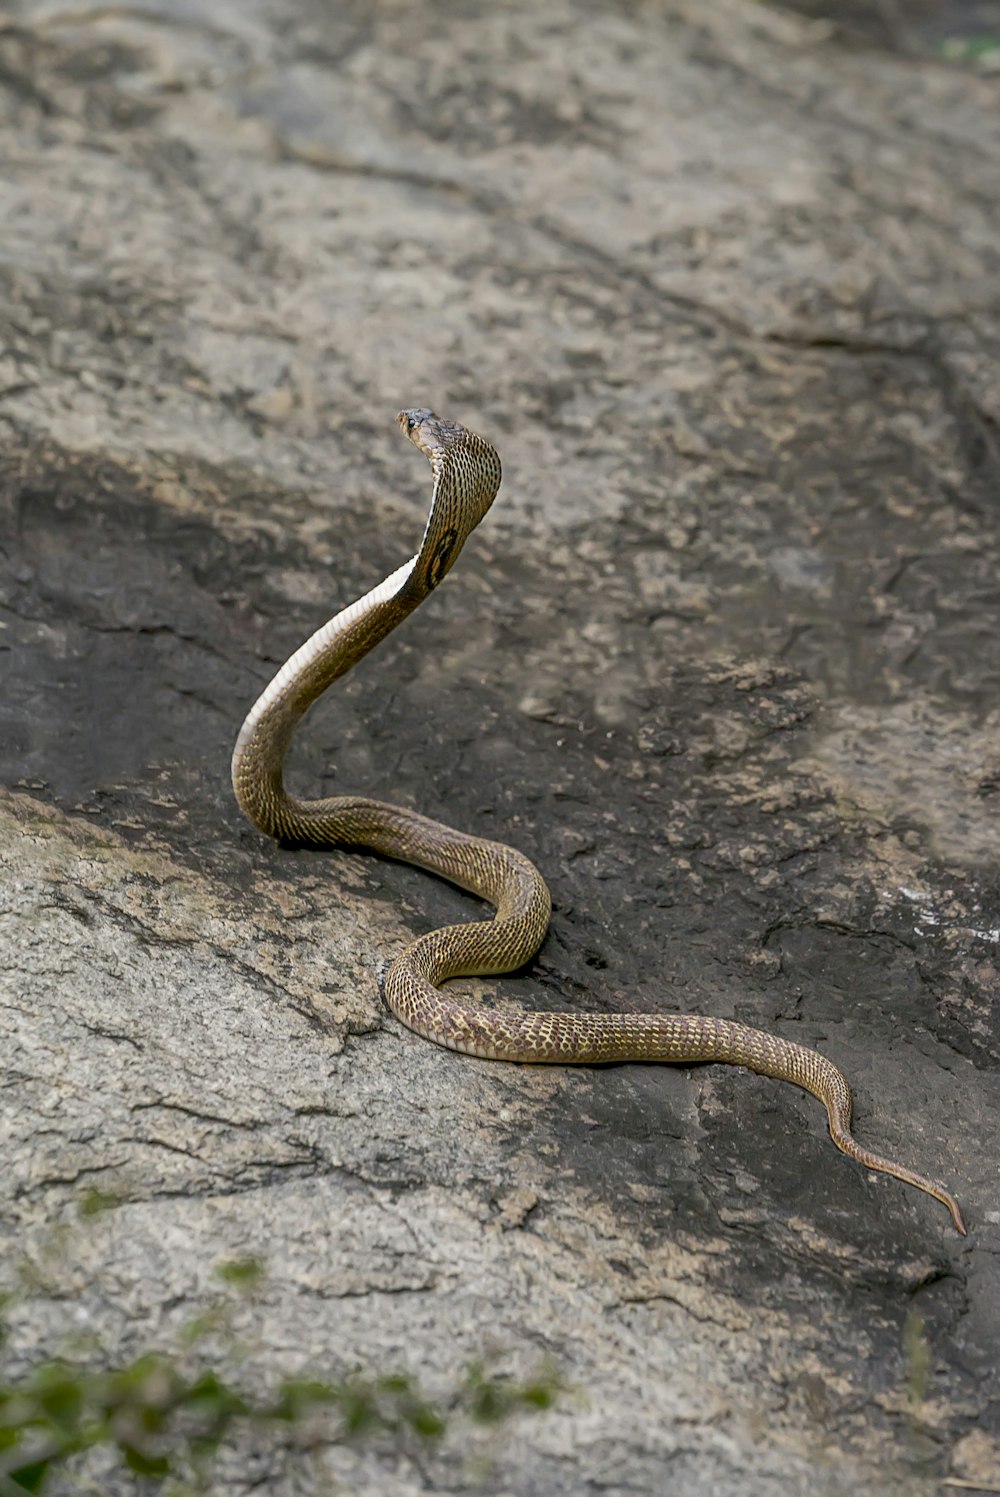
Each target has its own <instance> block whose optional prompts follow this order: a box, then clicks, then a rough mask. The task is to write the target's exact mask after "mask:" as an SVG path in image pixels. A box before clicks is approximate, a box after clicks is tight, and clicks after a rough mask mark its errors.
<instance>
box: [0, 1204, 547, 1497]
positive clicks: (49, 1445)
mask: <svg viewBox="0 0 1000 1497" xmlns="http://www.w3.org/2000/svg"><path fill="white" fill-rule="evenodd" d="M98 1209H107V1208H106V1206H105V1207H103V1208H98ZM82 1214H83V1215H88V1214H91V1213H90V1212H89V1210H88V1208H87V1205H86V1203H85V1206H84V1210H83V1213H82ZM216 1272H217V1275H218V1277H219V1279H220V1281H221V1283H222V1284H223V1285H224V1286H225V1296H226V1297H223V1298H220V1299H217V1300H216V1301H215V1302H214V1303H213V1304H211V1305H210V1306H209V1307H208V1308H207V1310H206V1311H205V1312H203V1313H202V1314H200V1315H199V1316H198V1317H197V1318H196V1319H195V1320H192V1321H191V1322H189V1323H188V1324H187V1326H185V1327H184V1328H183V1330H182V1332H181V1334H180V1336H179V1338H178V1344H177V1346H176V1348H174V1349H173V1350H171V1351H168V1352H151V1351H148V1352H144V1353H142V1354H140V1355H139V1356H137V1357H135V1358H133V1359H132V1360H130V1361H127V1362H123V1363H121V1364H120V1365H113V1364H112V1363H111V1362H110V1359H109V1358H108V1357H107V1356H106V1355H100V1353H99V1350H98V1354H97V1355H95V1352H94V1349H93V1348H91V1350H90V1352H89V1354H88V1355H87V1357H86V1358H85V1359H83V1358H73V1357H69V1356H65V1357H57V1358H51V1359H49V1360H46V1361H44V1362H42V1363H40V1364H38V1365H36V1366H35V1367H33V1368H31V1369H30V1370H28V1371H27V1372H23V1373H20V1374H13V1373H11V1372H9V1371H8V1370H7V1368H6V1367H5V1366H4V1365H3V1362H4V1360H5V1358H4V1349H5V1347H6V1343H7V1337H6V1334H5V1331H6V1321H5V1312H6V1311H7V1309H8V1308H9V1306H10V1302H11V1299H12V1296H7V1298H6V1300H0V1497H10V1494H18V1497H20V1494H22V1493H25V1492H36V1493H44V1491H45V1489H46V1486H47V1484H48V1483H49V1480H50V1478H52V1477H53V1476H54V1475H55V1474H56V1472H58V1471H60V1470H63V1471H65V1470H66V1469H67V1468H69V1469H72V1468H73V1465H74V1463H78V1462H79V1460H80V1459H81V1458H82V1457H83V1456H84V1455H85V1454H86V1453H87V1452H88V1451H93V1450H96V1449H99V1448H104V1449H110V1450H112V1451H114V1452H115V1453H116V1454H117V1456H118V1457H119V1458H120V1460H121V1461H122V1463H123V1464H124V1466H125V1467H126V1468H127V1469H128V1470H129V1471H131V1472H134V1473H135V1474H136V1476H137V1477H141V1478H145V1483H144V1485H143V1487H142V1489H143V1490H149V1489H150V1488H152V1489H153V1490H163V1489H164V1488H165V1486H166V1485H167V1484H168V1483H174V1486H173V1487H172V1490H174V1491H178V1490H187V1491H192V1490H193V1491H198V1490H204V1489H205V1484H206V1482H207V1480H208V1478H209V1475H210V1472H211V1467H212V1463H213V1459H214V1457H215V1456H216V1455H217V1453H218V1452H219V1451H220V1449H221V1447H223V1446H224V1445H225V1444H226V1442H227V1441H232V1440H234V1439H236V1438H237V1437H238V1435H239V1433H240V1432H241V1430H245V1429H247V1428H252V1429H253V1430H254V1432H255V1434H256V1435H257V1436H258V1437H259V1436H260V1433H261V1432H262V1431H265V1432H267V1431H270V1432H272V1434H273V1435H274V1436H275V1437H276V1436H277V1432H278V1431H279V1430H281V1429H285V1430H286V1431H288V1430H295V1431H299V1432H302V1431H308V1434H309V1439H310V1442H311V1443H312V1444H316V1443H320V1444H322V1443H327V1442H331V1441H358V1440H364V1439H373V1438H380V1439H382V1440H389V1441H391V1442H394V1443H403V1442H406V1441H409V1440H415V1441H418V1442H421V1443H424V1444H428V1443H432V1442H435V1441H439V1440H440V1439H441V1437H442V1436H443V1435H444V1434H445V1432H446V1431H447V1430H448V1429H449V1428H450V1427H451V1426H452V1425H453V1424H454V1423H455V1422H456V1421H462V1420H464V1421H467V1422H469V1423H471V1424H474V1425H497V1424H499V1423H501V1422H502V1421H504V1420H506V1419H509V1418H510V1417H511V1416H512V1415H514V1414H516V1413H518V1412H520V1411H531V1410H534V1411H537V1410H542V1409H547V1408H549V1407H551V1405H552V1403H553V1402H554V1400H555V1398H556V1397H557V1395H558V1393H559V1392H560V1391H561V1388H562V1384H561V1382H560V1380H559V1378H558V1377H557V1375H556V1374H555V1373H554V1371H553V1370H552V1369H551V1368H549V1367H545V1368H542V1369H541V1371H540V1372H539V1374H538V1375H537V1376H536V1377H535V1378H532V1379H529V1380H527V1381H524V1382H519V1381H516V1380H513V1379H510V1378H504V1377H499V1376H495V1375H491V1374H489V1373H487V1372H486V1371H484V1369H483V1368H482V1367H479V1366H474V1367H471V1368H469V1369H467V1370H466V1371H465V1373H464V1374H462V1376H461V1377H460V1378H458V1380H457V1381H456V1382H455V1383H454V1384H453V1386H452V1388H451V1389H450V1390H449V1391H448V1393H447V1394H446V1395H445V1396H444V1397H443V1398H439V1399H437V1400H433V1399H431V1398H430V1397H428V1396H427V1395H426V1394H425V1393H424V1392H423V1391H422V1390H421V1388H420V1386H419V1383H418V1382H417V1381H416V1380H415V1379H414V1378H412V1377H411V1376H409V1375H407V1374H405V1373H397V1372H391V1373H375V1374H369V1375H363V1374H360V1373H359V1374H357V1375H355V1376H351V1377H347V1378H329V1377H313V1376H309V1377H301V1378H284V1379H281V1380H279V1381H278V1382H277V1384H276V1385H275V1386H274V1387H273V1388H271V1389H269V1390H268V1391H266V1392H264V1393H261V1392H260V1391H259V1390H254V1389H252V1388H250V1387H249V1386H248V1385H247V1383H246V1381H245V1380H244V1379H243V1378H242V1376H241V1374H240V1370H239V1367H240V1362H241V1349H240V1347H239V1345H238V1343H237V1342H236V1340H235V1337H234V1335H233V1332H232V1313H233V1310H234V1309H235V1307H236V1306H237V1305H238V1303H239V1300H240V1297H245V1296H249V1295H253V1294H255V1293H257V1292H259V1290H260V1289H261V1287H262V1285H263V1283H264V1270H263V1266H262V1265H261V1264H260V1263H259V1262H257V1261H256V1260H255V1259H242V1260H237V1261H234V1262H228V1263H223V1264H220V1265H219V1266H218V1268H217V1270H216ZM26 1278H27V1282H28V1284H29V1285H30V1286H31V1292H34V1293H37V1291H38V1282H39V1279H41V1278H44V1275H39V1274H37V1273H34V1272H29V1273H28V1274H27V1275H26Z"/></svg>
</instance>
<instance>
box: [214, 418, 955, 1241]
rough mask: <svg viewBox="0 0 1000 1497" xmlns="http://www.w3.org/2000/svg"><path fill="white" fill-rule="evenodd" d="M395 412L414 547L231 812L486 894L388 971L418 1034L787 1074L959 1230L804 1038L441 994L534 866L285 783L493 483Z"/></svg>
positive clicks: (311, 662)
mask: <svg viewBox="0 0 1000 1497" xmlns="http://www.w3.org/2000/svg"><path fill="white" fill-rule="evenodd" d="M397 421H398V422H399V425H400V427H401V428H402V430H403V431H404V432H405V433H406V435H407V436H409V438H410V440H411V441H412V442H414V443H415V444H416V446H417V447H419V448H420V450H421V452H423V453H424V454H425V455H426V456H427V457H428V458H429V459H430V463H431V470H432V475H433V495H432V499H431V510H430V516H429V518H428V520H427V525H426V528H425V530H424V535H423V540H422V541H421V544H420V549H419V551H418V552H417V554H416V556H414V557H413V558H412V559H411V560H410V561H408V562H406V563H405V564H404V565H403V566H401V567H399V568H398V569H397V570H396V571H395V572H393V573H392V575H391V576H389V577H387V578H386V579H385V581H384V582H382V583H380V584H379V586H378V587H376V588H373V589H372V591H371V592H369V593H367V594H366V595H365V597H363V598H360V599H359V600H358V601H357V602H356V603H352V604H351V605H350V607H348V608H345V609H344V610H343V611H342V612H341V613H338V614H337V615H336V617H335V618H332V619H330V621H329V622H328V623H326V624H324V625H323V627H322V628H321V629H319V630H317V632H316V633H315V634H314V635H313V636H312V638H311V639H309V640H307V641H306V643H305V644H304V645H303V646H302V647H301V649H299V650H297V651H296V652H295V654H294V655H293V656H292V657H291V659H290V660H288V661H287V662H286V663H285V664H284V665H283V666H282V668H281V670H280V671H279V672H278V673H277V675H276V676H275V677H274V679H273V681H272V682H271V683H270V685H269V686H268V687H267V689H266V690H265V691H264V693H263V694H262V696H261V697H260V698H259V700H258V701H257V702H256V703H255V705H254V707H253V708H252V709H251V711H250V713H249V715H248V717H247V719H246V721H245V722H244V724H243V727H242V729H241V730H240V734H239V738H238V740H237V743H236V748H235V750H234V752H233V763H232V776H233V788H234V790H235V792H236V798H237V800H238V801H239V804H240V806H241V807H242V809H243V811H244V812H245V814H246V815H247V816H248V817H249V819H250V820H251V821H252V822H253V823H254V825H255V826H257V827H259V828H260V830H261V831H263V832H266V833H267V834H268V835H269V836H272V837H276V838H278V839H280V840H281V841H282V842H287V843H291V844H295V845H298V846H311V847H329V846H333V845H336V846H339V847H348V848H351V847H353V848H368V849H371V850H373V851H375V852H379V853H382V854H384V855H385V856H388V857H392V858H399V859H402V860H403V861H404V862H407V863H415V864H417V865H418V866H419V867H421V868H426V869H428V870H429V871H430V872H432V873H435V874H438V875H440V876H441V877H442V878H446V879H449V880H450V881H451V882H452V883H454V884H458V885H459V886H460V887H461V888H463V889H467V890H469V891H470V893H473V894H476V895H478V896H479V897H480V898H481V899H484V900H486V901H487V902H488V903H489V904H491V905H493V907H494V910H495V912H496V913H495V915H494V918H493V919H492V920H485V921H475V922H471V923H469V924H466V925H453V926H449V927H447V928H446V929H444V930H436V931H432V932H431V933H430V934H428V935H424V936H421V937H420V938H419V939H418V940H416V941H414V942H413V944H412V945H411V946H409V947H408V948H407V949H406V950H405V951H404V952H402V953H401V954H400V955H399V956H397V957H396V959H395V961H394V962H393V963H392V966H391V967H390V968H389V971H388V973H387V975H386V980H385V997H386V1001H387V1003H388V1004H389V1007H390V1008H391V1009H392V1011H393V1012H394V1013H395V1014H396V1015H397V1017H398V1018H399V1019H401V1020H402V1022H403V1023H404V1024H406V1025H408V1026H409V1028H411V1029H413V1030H415V1031H416V1032H417V1033H418V1034H420V1035H423V1036H424V1037H425V1038H426V1039H429V1040H433V1041H435V1043H437V1044H439V1045H446V1046H447V1047H448V1048H449V1049H452V1050H461V1051H464V1052H465V1053H466V1054H468V1055H478V1056H484V1057H488V1058H491V1059H495V1060H516V1061H535V1062H539V1061H549V1062H554V1063H556V1064H561V1065H581V1064H588V1065H590V1064H600V1063H601V1062H607V1061H626V1060H642V1061H669V1062H674V1063H677V1064H694V1063H696V1062H703V1061H721V1062H724V1063H726V1064H727V1065H737V1066H747V1067H748V1068H749V1069H750V1070H752V1071H758V1072H759V1073H760V1074H761V1075H764V1076H774V1077H777V1078H778V1079H779V1080H781V1081H792V1082H794V1083H795V1084H796V1085H797V1086H801V1087H804V1088H805V1089H806V1091H809V1092H812V1093H813V1095H814V1096H816V1097H818V1098H819V1099H820V1101H821V1102H823V1103H824V1105H825V1106H826V1110H827V1115H828V1117H829V1123H830V1134H831V1137H832V1138H833V1141H834V1143H835V1144H836V1145H837V1147H838V1149H840V1150H841V1151H842V1152H843V1153H845V1154H847V1155H849V1156H850V1157H851V1158H852V1159H856V1160H857V1161H858V1162H859V1163H860V1164H863V1165H864V1166H865V1167H866V1168H867V1169H871V1170H881V1171H882V1172H883V1173H885V1174H888V1175H894V1176H895V1177H896V1178H897V1179H899V1180H905V1181H906V1182H907V1183H909V1184H910V1185H915V1186H916V1187H917V1188H918V1189H919V1190H923V1191H926V1192H927V1193H928V1194H929V1195H932V1196H934V1197H936V1199H937V1200H939V1201H941V1202H943V1204H944V1205H945V1206H947V1208H948V1210H949V1211H950V1212H951V1216H952V1220H953V1221H954V1224H955V1226H956V1228H957V1229H958V1231H959V1232H962V1233H964V1232H965V1227H964V1225H963V1222H962V1216H961V1213H960V1211H959V1209H958V1204H957V1202H956V1201H955V1200H954V1198H953V1197H952V1196H951V1194H950V1193H949V1192H948V1191H947V1190H946V1189H945V1187H944V1186H943V1185H940V1184H938V1183H937V1182H936V1181H934V1180H928V1179H926V1178H925V1177H924V1176H923V1175H918V1174H916V1173H915V1172H914V1171H913V1170H910V1169H907V1168H906V1167H905V1166H904V1165H901V1164H895V1163H893V1162H892V1161H891V1160H889V1159H883V1158H881V1157H880V1156H879V1155H877V1154H872V1153H869V1151H868V1150H867V1149H863V1148H861V1147H860V1145H859V1144H857V1143H856V1142H855V1140H854V1139H853V1138H852V1136H851V1092H850V1087H849V1086H848V1084H847V1080H846V1078H845V1077H844V1075H843V1074H842V1072H841V1071H839V1070H838V1069H837V1067H836V1066H835V1065H834V1064H833V1063H832V1062H831V1061H829V1060H827V1059H826V1058H825V1056H822V1055H820V1054H818V1053H817V1052H816V1051H815V1050H808V1049H806V1048H805V1047H804V1046H802V1045H795V1044H792V1043H790V1042H789V1041H788V1040H784V1039H781V1038H779V1037H778V1036H776V1035H772V1034H767V1033H765V1032H763V1031H762V1030H759V1029H750V1028H748V1027H747V1026H746V1025H744V1024H736V1023H731V1022H730V1021H728V1020H726V1019H713V1018H703V1017H701V1016H698V1015H694V1014H587V1013H528V1012H525V1013H518V1012H516V1011H512V1010H511V1009H509V1008H506V1007H505V1008H504V1009H503V1010H502V1011H498V1010H494V1009H490V1008H487V1007H483V1006H479V1005H476V1004H473V1003H466V1002H463V1001H460V1000H457V999H455V998H453V997H451V996H450V995H449V994H447V993H446V992H443V991H442V990H441V987H440V984H441V983H443V982H445V981H446V980H447V979H448V978H449V977H460V976H472V975H474V974H487V973H500V972H510V971H512V970H513V969H514V968H515V967H520V966H521V965H523V963H525V962H526V961H528V959H529V958H530V957H531V956H533V955H534V953H535V952H536V951H537V950H538V947H539V946H540V945H541V942H542V939H543V937H544V936H545V932H546V930H547V928H548V923H549V915H550V913H551V901H550V899H549V891H548V889H547V888H546V886H545V882H544V880H543V879H542V877H541V875H540V874H539V872H538V870H537V869H536V868H535V867H534V865H533V864H532V863H530V862H529V861H528V859H527V858H526V857H524V856H523V855H522V854H521V853H519V852H517V851H516V850H515V849H513V848H510V847H506V846H504V845H503V844H502V843H499V842H487V841H484V840H482V839H481V838H479V837H472V836H467V835H466V834H464V833H463V832H456V831H453V830H452V829H451V828H450V827H446V826H443V825H441V824H440V823H439V822H436V821H430V820H429V819H428V818H426V817H424V816H419V815H417V814H416V813H415V812H413V811H409V810H405V809H403V808H402V807H399V806H393V805H387V804H385V803H383V802H381V801H375V800H366V799H362V798H359V797H355V796H343V795H340V796H332V797H329V798H327V799H323V800H310V801H303V800H299V799H297V798H296V797H295V796H293V795H290V794H289V793H288V792H287V791H286V789H285V787H284V782H283V766H284V761H285V756H286V754H287V752H288V748H289V745H290V743H291V740H292V735H293V733H294V731H295V728H296V725H297V724H298V722H299V719H300V718H301V717H302V715H303V714H304V713H305V711H306V709H307V708H308V707H309V706H310V705H311V704H312V703H313V702H314V701H315V700H316V699H317V697H319V696H320V695H321V694H322V693H323V692H324V691H326V689H327V687H329V686H330V685H331V684H332V683H333V682H334V681H336V680H337V679H338V677H340V676H342V675H344V674H345V672H346V671H348V670H350V668H351V667H352V666H353V665H354V664H355V663H356V662H357V661H358V660H360V659H361V657H362V656H363V655H365V654H367V653H368V651H369V650H371V649H372V648H373V647H374V646H375V645H377V644H378V643H379V641H380V640H381V639H384V638H385V636H386V635H387V634H388V633H389V632H390V630H392V629H394V628H395V627H396V625H397V624H399V623H401V622H402V620H403V619H404V618H406V616H407V614H409V613H411V612H412V611H413V609H414V608H416V607H417V605H418V604H419V603H421V602H422V601H423V599H424V598H426V597H427V595H428V594H429V593H430V592H432V591H433V589H434V588H435V587H436V586H437V585H438V583H439V582H440V581H441V579H442V577H444V576H445V574H446V573H447V572H448V571H449V569H450V568H451V566H452V565H453V563H454V562H455V559H456V558H457V556H458V553H459V552H460V551H461V549H462V546H463V545H464V543H465V541H466V540H467V539H468V537H469V535H470V534H471V532H472V531H473V529H474V528H475V526H476V525H478V523H479V521H480V520H481V519H482V518H483V516H484V515H485V513H486V511H487V510H488V509H489V507H490V505H491V504H492V502H493V499H494V497H495V495H496V492H497V490H498V488H499V486H500V459H499V457H498V456H497V454H496V452H495V451H494V449H493V448H492V447H491V446H490V445H489V443H488V442H486V441H484V440H483V438H482V437H478V436H476V435H474V434H473V433H472V432H470V431H467V430H466V429H465V427H463V426H459V425H457V424H455V423H452V422H448V421H441V420H439V419H438V418H437V417H436V416H435V415H434V414H433V413H432V412H431V411H427V410H410V411H401V412H400V414H399V416H398V417H397Z"/></svg>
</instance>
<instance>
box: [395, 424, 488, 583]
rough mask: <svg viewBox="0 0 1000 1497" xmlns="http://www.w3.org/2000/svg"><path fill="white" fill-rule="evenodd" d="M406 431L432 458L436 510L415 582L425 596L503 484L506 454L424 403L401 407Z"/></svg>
mask: <svg viewBox="0 0 1000 1497" xmlns="http://www.w3.org/2000/svg"><path fill="white" fill-rule="evenodd" d="M396 420H397V422H398V423H399V427H400V430H401V431H402V432H404V433H405V435H406V436H408V437H409V439H410V441H411V442H412V443H413V445H414V446H415V447H419V448H420V451H421V452H422V453H423V454H424V456H425V457H427V458H429V459H430V464H431V472H432V473H433V475H434V493H433V496H432V499H431V512H430V516H429V518H428V521H427V528H426V529H425V531H424V538H423V541H422V542H421V546H420V551H419V553H418V556H417V559H416V565H415V567H414V570H413V573H412V576H411V581H410V585H411V586H412V588H413V590H414V591H415V592H416V593H417V594H418V595H420V596H423V595H425V594H426V593H428V592H430V591H431V590H432V589H433V588H435V587H437V585H438V583H439V582H440V581H441V579H442V577H443V576H444V575H445V573H446V572H448V571H449V570H450V568H451V566H452V564H453V563H454V561H455V558H456V557H457V556H458V553H459V552H460V551H461V549H462V547H463V546H464V544H465V542H466V540H467V539H468V537H469V536H470V534H471V533H472V531H473V530H474V529H475V528H476V526H477V525H478V524H479V522H480V520H481V519H482V518H483V515H485V513H486V511H487V510H488V509H489V507H490V505H491V504H492V503H493V500H494V498H495V497H496V492H497V489H498V488H499V487H500V459H499V457H498V456H497V454H496V451H495V450H494V448H493V447H491V446H490V444H489V442H487V441H484V439H483V438H482V437H478V436H476V434H475V432H471V431H469V430H468V428H467V427H464V426H460V425H459V423H458V422H457V421H442V420H441V418H440V416H435V414H434V412H433V411H429V410H427V409H426V408H425V407H423V406H418V407H416V408H415V409H414V410H409V411H400V413H399V415H398V416H397V417H396Z"/></svg>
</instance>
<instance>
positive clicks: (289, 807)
mask: <svg viewBox="0 0 1000 1497" xmlns="http://www.w3.org/2000/svg"><path fill="white" fill-rule="evenodd" d="M418 560H419V555H418V556H413V557H411V558H410V560H409V561H407V562H404V563H403V565H402V566H401V567H397V569H396V571H395V572H393V573H391V575H390V576H388V577H386V578H385V580H384V581H383V582H380V583H379V585H378V586H377V587H374V588H372V590H371V591H370V592H368V593H366V594H365V595H364V597H363V598H359V599H358V600H357V601H356V602H354V603H351V604H350V605H349V606H348V607H347V608H344V609H342V610H341V612H340V613H338V614H336V615H335V616H334V617H333V618H332V619H329V620H328V621H327V622H326V623H325V624H323V625H322V627H321V628H319V629H317V630H316V632H315V634H313V635H311V636H310V638H309V639H307V640H306V642H305V644H304V645H302V646H301V647H300V648H299V649H298V650H296V651H295V654H294V655H292V656H291V658H290V659H289V660H287V661H286V662H285V664H284V665H283V666H282V667H281V669H280V670H279V671H278V673H277V675H275V676H274V677H273V679H272V680H271V682H270V684H269V685H268V686H267V687H266V688H265V690H264V691H263V692H262V693H261V695H260V697H258V699H257V701H256V702H255V703H254V705H253V707H252V708H251V709H250V712H249V713H248V715H247V718H246V721H245V722H244V724H243V726H242V728H241V729H240V733H239V737H238V738H237V740H236V747H235V748H234V750H233V759H232V781H233V791H234V793H235V795H236V799H237V801H238V802H239V806H240V809H241V810H242V812H243V814H244V815H245V816H246V817H247V819H248V820H249V821H251V822H253V824H254V826H256V827H258V828H259V829H260V831H262V832H266V833H267V835H268V836H270V837H278V838H287V837H291V836H293V835H294V832H295V825H296V823H297V821H298V819H299V817H300V814H301V807H302V802H300V801H297V800H296V799H295V798H294V797H292V796H290V795H289V794H288V793H287V791H286V790H285V786H284V773H283V766H284V760H285V756H286V754H287V753H288V749H289V747H290V745H291V741H292V737H293V735H294V733H295V729H296V727H297V726H298V723H299V721H300V720H301V718H302V717H303V716H304V714H305V713H306V712H307V711H308V709H309V708H310V707H311V706H312V704H313V702H315V701H316V700H317V698H318V697H320V696H322V695H323V693H324V692H325V691H326V690H327V688H328V687H330V686H332V685H333V683H334V681H336V680H338V679H339V678H340V677H341V676H343V675H346V674H347V672H348V671H349V670H350V669H351V667H352V666H354V665H356V664H357V662H358V661H359V660H360V659H361V658H362V657H363V656H364V655H367V654H368V652H369V650H373V649H374V648H375V646H376V645H377V644H378V643H379V641H380V640H383V639H384V638H385V637H386V635H387V634H389V633H390V632H391V631H392V630H393V629H395V628H396V626H397V624H400V623H402V621H403V619H405V618H406V616H407V615H408V614H410V613H412V612H413V610H414V608H416V606H417V604H418V603H419V602H420V601H421V598H422V597H423V595H424V594H423V591H422V590H421V589H419V588H415V587H414V586H413V585H412V579H413V577H414V574H415V571H416V568H417V563H418Z"/></svg>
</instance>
